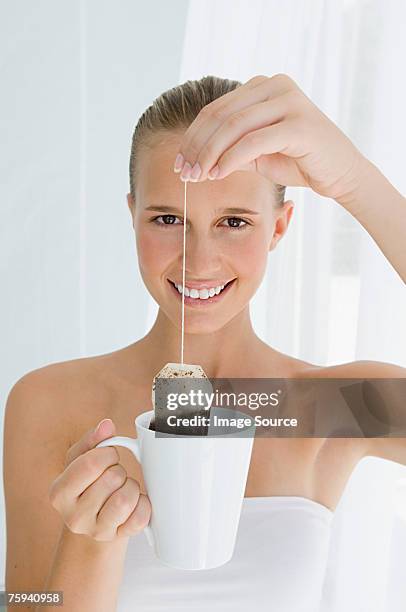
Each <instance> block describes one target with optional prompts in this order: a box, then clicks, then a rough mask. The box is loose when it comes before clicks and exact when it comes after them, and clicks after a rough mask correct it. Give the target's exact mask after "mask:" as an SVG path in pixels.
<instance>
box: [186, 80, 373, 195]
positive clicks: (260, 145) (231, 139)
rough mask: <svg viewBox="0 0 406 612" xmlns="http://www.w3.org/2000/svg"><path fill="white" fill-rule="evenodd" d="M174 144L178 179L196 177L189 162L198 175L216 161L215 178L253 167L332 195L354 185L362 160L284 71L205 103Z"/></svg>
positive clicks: (278, 180) (284, 181)
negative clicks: (176, 143)
mask: <svg viewBox="0 0 406 612" xmlns="http://www.w3.org/2000/svg"><path fill="white" fill-rule="evenodd" d="M179 152H180V153H181V155H182V156H183V159H184V161H185V163H184V170H183V171H182V174H181V178H182V180H192V181H193V180H196V179H194V177H193V174H192V172H193V166H194V165H195V164H196V163H197V166H196V169H195V170H196V171H197V172H198V171H199V168H200V169H201V174H200V176H199V177H198V179H197V180H198V181H203V180H205V179H207V178H211V176H208V175H209V171H211V173H213V172H214V174H215V173H216V168H217V167H218V173H217V175H215V176H214V178H216V179H222V178H225V177H226V176H228V175H229V174H231V173H232V172H234V171H236V170H252V171H256V172H258V173H259V174H261V175H262V176H264V177H266V178H268V179H270V180H271V181H272V182H273V183H277V184H280V185H286V186H289V185H291V186H300V185H301V186H305V187H311V189H313V190H314V191H316V192H317V193H319V194H320V195H322V196H326V197H330V198H334V199H336V200H338V201H339V200H340V198H346V197H348V196H349V195H351V192H352V191H353V190H354V189H355V188H356V187H357V186H358V183H359V180H360V177H361V174H362V173H363V172H364V171H365V165H364V162H366V161H367V160H366V159H365V158H364V157H363V156H362V154H361V153H360V152H359V151H358V149H357V148H356V147H355V146H354V145H353V143H352V142H351V140H349V138H348V137H347V136H346V135H345V134H344V133H343V132H342V131H341V130H340V129H339V128H338V127H337V126H336V125H335V124H334V123H333V122H332V121H331V120H330V119H329V118H328V117H327V116H326V115H325V114H324V113H323V112H322V111H321V110H320V109H319V108H318V107H317V106H316V105H315V104H313V102H312V101H311V100H310V99H309V98H308V97H307V96H306V95H305V94H304V93H303V91H302V90H301V89H300V88H299V87H298V85H297V84H296V83H295V81H293V80H292V79H291V78H290V77H289V76H287V75H285V74H277V75H275V76H272V77H266V76H256V77H254V78H252V79H250V80H249V81H247V83H244V84H243V85H241V86H240V87H238V88H237V89H235V90H234V91H232V92H229V93H227V94H225V95H223V96H222V97H221V98H218V99H216V100H214V101H213V102H211V103H210V104H207V105H206V106H205V107H204V108H203V109H202V110H201V111H200V113H199V115H198V116H197V117H196V119H195V120H194V121H193V123H192V124H191V125H190V126H189V128H188V129H187V130H186V132H185V134H184V136H183V138H182V141H181V145H180V149H179ZM186 162H188V163H186ZM180 164H181V165H180V167H182V164H183V161H182V158H181V159H180ZM176 166H177V168H176ZM176 166H175V171H177V172H179V171H180V169H179V164H177V165H176ZM191 174H192V176H191ZM194 176H196V172H195V174H194Z"/></svg>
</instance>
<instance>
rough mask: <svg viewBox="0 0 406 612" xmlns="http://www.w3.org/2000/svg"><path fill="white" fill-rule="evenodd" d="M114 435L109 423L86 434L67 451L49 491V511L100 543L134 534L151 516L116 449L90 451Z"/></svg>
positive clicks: (69, 526) (140, 529)
mask: <svg viewBox="0 0 406 612" xmlns="http://www.w3.org/2000/svg"><path fill="white" fill-rule="evenodd" d="M114 435H115V426H114V423H113V422H112V421H111V419H103V421H101V422H100V423H99V425H98V426H97V427H96V429H95V430H91V431H88V432H87V433H86V434H85V435H84V436H83V437H82V438H81V439H80V440H79V441H78V442H76V443H75V444H73V445H72V446H71V447H70V449H69V451H68V453H67V456H66V462H65V469H64V471H63V472H62V473H61V474H60V475H59V476H58V477H57V478H56V479H55V480H54V482H53V483H52V485H51V487H50V490H49V498H50V501H51V504H52V506H53V507H54V508H55V509H56V510H57V511H58V512H59V513H60V515H61V516H62V518H63V520H64V523H65V524H66V526H67V527H68V528H69V529H70V531H72V532H73V533H78V534H86V535H88V536H90V537H91V538H93V539H94V540H97V541H101V542H106V541H112V540H114V539H115V538H116V537H121V536H131V535H135V534H137V533H139V532H140V531H142V529H144V527H145V526H146V525H147V524H148V522H149V519H150V516H151V504H150V501H149V498H148V497H147V496H146V495H143V494H142V493H140V485H139V483H138V482H137V481H136V480H134V479H133V478H130V477H128V476H127V472H126V470H125V469H124V467H123V466H122V465H121V464H120V463H119V454H118V452H117V450H116V448H115V447H114V446H107V447H102V448H95V446H96V444H98V443H99V442H101V441H102V440H104V439H106V438H109V437H111V436H114Z"/></svg>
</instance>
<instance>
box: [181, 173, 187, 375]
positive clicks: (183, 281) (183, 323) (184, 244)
mask: <svg viewBox="0 0 406 612" xmlns="http://www.w3.org/2000/svg"><path fill="white" fill-rule="evenodd" d="M184 184H185V191H184V202H183V262H182V337H181V343H180V363H181V365H183V349H184V343H185V261H186V191H187V190H186V186H187V181H184Z"/></svg>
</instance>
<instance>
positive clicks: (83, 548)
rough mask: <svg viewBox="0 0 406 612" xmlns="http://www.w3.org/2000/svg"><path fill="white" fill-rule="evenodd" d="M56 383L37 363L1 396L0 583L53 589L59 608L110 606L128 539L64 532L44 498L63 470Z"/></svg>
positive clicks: (61, 400)
mask: <svg viewBox="0 0 406 612" xmlns="http://www.w3.org/2000/svg"><path fill="white" fill-rule="evenodd" d="M58 387H59V388H60V387H61V385H60V382H59V381H58V380H54V379H53V377H52V376H51V375H49V370H48V369H47V368H44V369H42V370H37V371H35V372H31V373H30V374H28V375H26V376H25V377H23V378H22V379H21V380H20V381H18V382H17V383H16V385H15V386H14V387H13V389H12V391H11V392H10V395H9V398H8V402H7V407H6V416H5V431H4V442H5V444H4V482H5V500H6V524H7V569H6V590H7V591H11V592H15V591H45V590H60V591H62V592H63V599H64V602H63V610H65V611H66V612H76V611H77V610H86V611H88V612H96V611H97V612H102V611H106V612H112V610H114V609H115V602H116V597H117V592H118V587H119V583H120V580H121V575H122V569H123V563H124V559H125V553H126V548H127V543H128V538H127V537H122V538H119V539H117V540H115V541H112V542H101V541H96V540H93V539H92V538H90V537H88V536H87V535H83V534H79V533H71V532H70V531H69V530H68V529H66V527H64V523H63V521H62V519H61V516H60V515H59V513H58V512H57V511H56V510H55V509H54V508H53V507H52V505H51V503H50V499H49V489H50V485H51V483H52V482H53V481H54V479H55V478H56V477H57V476H58V475H59V474H60V472H62V471H63V469H64V463H65V456H66V451H67V449H68V448H69V445H70V443H71V441H70V440H69V439H68V436H69V434H68V432H67V429H68V426H67V424H68V423H69V421H70V420H72V419H74V418H75V417H74V414H72V411H71V410H70V408H69V405H68V401H67V400H66V398H65V397H64V396H65V395H66V393H65V392H64V391H62V392H60V391H58V390H57V388H58ZM62 388H63V387H62ZM65 391H66V390H65ZM69 411H70V412H69ZM111 451H112V449H109V452H111ZM23 609H28V610H34V609H36V608H35V606H27V607H25V608H23ZM39 609H44V610H46V609H47V607H43V608H42V607H41V608H39Z"/></svg>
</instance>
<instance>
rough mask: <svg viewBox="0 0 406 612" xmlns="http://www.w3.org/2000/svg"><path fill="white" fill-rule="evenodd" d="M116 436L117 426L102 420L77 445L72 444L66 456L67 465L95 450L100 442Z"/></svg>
mask: <svg viewBox="0 0 406 612" xmlns="http://www.w3.org/2000/svg"><path fill="white" fill-rule="evenodd" d="M115 435H116V426H115V425H114V423H113V421H112V420H111V419H102V420H101V421H100V423H99V424H98V425H97V426H96V427H95V428H94V429H90V430H89V431H87V432H86V433H85V434H84V435H83V436H82V437H81V438H80V440H78V441H77V442H75V444H72V446H71V447H70V449H69V450H68V452H67V454H66V465H68V464H69V463H71V462H72V461H73V460H74V459H76V457H79V455H82V454H83V453H85V452H86V451H88V450H90V449H91V448H94V447H95V446H96V445H97V444H99V442H101V441H102V440H105V439H106V438H111V436H115Z"/></svg>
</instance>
